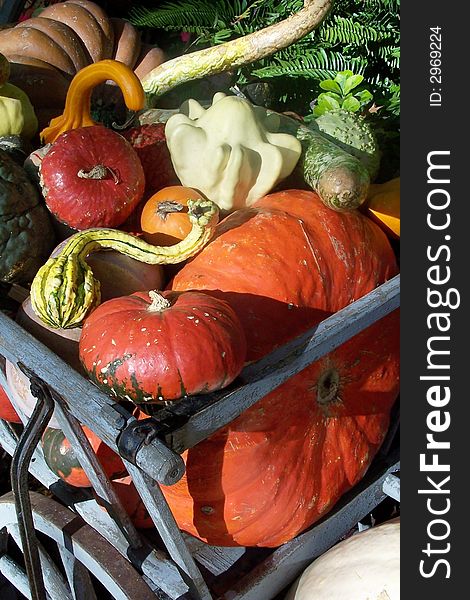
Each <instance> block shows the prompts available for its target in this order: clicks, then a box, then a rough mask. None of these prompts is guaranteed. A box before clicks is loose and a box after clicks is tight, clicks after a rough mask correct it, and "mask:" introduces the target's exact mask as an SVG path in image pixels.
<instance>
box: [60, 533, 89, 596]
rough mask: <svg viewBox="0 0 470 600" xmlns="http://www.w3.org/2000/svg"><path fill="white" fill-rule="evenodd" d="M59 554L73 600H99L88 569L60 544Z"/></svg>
mask: <svg viewBox="0 0 470 600" xmlns="http://www.w3.org/2000/svg"><path fill="white" fill-rule="evenodd" d="M59 552H60V557H61V559H62V564H63V565H64V569H65V574H66V576H67V580H68V582H69V586H70V589H71V590H72V597H73V600H97V598H96V593H95V590H94V588H93V582H92V581H91V577H90V574H89V573H88V571H87V570H86V568H85V567H84V566H83V565H82V563H81V562H79V561H78V560H77V559H76V558H75V556H74V555H73V554H72V552H70V551H69V550H67V548H66V547H65V546H61V545H60V544H59Z"/></svg>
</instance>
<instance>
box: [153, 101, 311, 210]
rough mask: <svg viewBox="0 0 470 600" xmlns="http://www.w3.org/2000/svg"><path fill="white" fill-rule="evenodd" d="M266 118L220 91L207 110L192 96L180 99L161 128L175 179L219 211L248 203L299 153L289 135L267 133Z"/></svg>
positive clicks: (276, 179)
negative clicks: (179, 102) (178, 105)
mask: <svg viewBox="0 0 470 600" xmlns="http://www.w3.org/2000/svg"><path fill="white" fill-rule="evenodd" d="M272 118H273V117H271V118H270V117H269V116H266V111H263V110H257V107H255V106H253V105H252V104H251V103H250V102H248V100H245V99H243V98H239V97H237V96H226V95H225V94H224V93H222V92H219V93H217V94H215V96H214V99H213V102H212V106H210V107H209V108H208V109H205V108H203V107H202V106H201V105H200V104H199V103H198V102H197V101H196V100H189V101H187V102H185V103H184V104H183V105H182V107H181V109H180V113H179V114H176V115H174V116H172V117H170V119H169V120H168V122H167V124H166V127H165V135H166V139H167V144H168V148H169V150H170V154H171V160H172V162H173V166H174V168H175V171H176V174H177V175H178V178H179V179H180V181H181V183H182V184H183V185H184V186H186V187H190V188H195V189H197V190H199V191H200V192H202V193H203V194H204V195H205V196H206V197H207V198H209V199H211V200H213V201H214V202H216V203H217V205H218V206H219V208H220V209H222V210H223V211H225V212H232V211H234V210H237V209H239V208H243V207H245V206H250V205H251V204H253V203H254V202H255V201H256V200H258V199H259V198H261V197H262V196H264V195H265V194H267V193H268V192H269V191H270V190H271V189H272V188H273V187H274V186H275V185H276V184H277V183H278V182H279V181H281V180H282V179H284V178H285V177H287V176H288V175H290V174H291V173H292V171H293V170H294V167H295V165H296V164H297V161H298V160H299V158H300V154H301V152H302V147H301V144H300V142H299V141H298V140H297V139H296V138H295V137H294V136H293V135H290V134H288V133H277V132H273V131H276V129H273V123H272V122H271V121H272ZM267 119H269V120H270V122H269V124H268V123H267V122H266V121H267Z"/></svg>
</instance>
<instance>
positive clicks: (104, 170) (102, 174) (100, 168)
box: [77, 165, 119, 185]
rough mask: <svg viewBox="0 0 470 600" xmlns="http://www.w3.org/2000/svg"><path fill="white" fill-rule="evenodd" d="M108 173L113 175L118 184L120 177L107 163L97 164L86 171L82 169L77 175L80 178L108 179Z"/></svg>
mask: <svg viewBox="0 0 470 600" xmlns="http://www.w3.org/2000/svg"><path fill="white" fill-rule="evenodd" d="M108 173H109V174H111V175H112V177H113V179H114V183H115V184H116V185H117V184H118V183H119V177H118V176H117V174H116V172H115V171H114V170H113V169H111V167H107V166H105V165H95V166H94V167H93V168H92V169H90V170H89V171H85V169H80V171H78V173H77V177H80V179H100V180H101V179H106V177H107V176H108Z"/></svg>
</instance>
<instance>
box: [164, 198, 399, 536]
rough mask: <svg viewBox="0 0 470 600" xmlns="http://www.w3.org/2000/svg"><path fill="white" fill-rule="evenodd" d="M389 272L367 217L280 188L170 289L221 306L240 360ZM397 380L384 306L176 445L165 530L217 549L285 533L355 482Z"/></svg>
mask: <svg viewBox="0 0 470 600" xmlns="http://www.w3.org/2000/svg"><path fill="white" fill-rule="evenodd" d="M396 273H397V266H396V261H395V257H394V253H393V251H392V248H391V246H390V244H389V242H388V240H387V238H386V236H385V234H384V233H383V232H382V231H381V230H380V229H379V228H378V227H377V225H375V223H373V222H372V221H371V220H370V219H368V218H366V217H364V216H363V215H362V214H360V213H358V212H347V213H339V212H336V211H332V210H330V209H328V208H327V207H325V206H324V205H323V203H322V202H321V200H320V199H319V197H318V196H317V195H316V194H315V193H314V192H308V191H298V190H289V191H284V192H279V193H276V194H272V195H270V196H267V197H265V198H263V199H261V200H260V201H258V202H257V203H255V205H254V206H253V207H252V208H250V209H243V210H240V211H237V212H235V213H233V214H232V215H230V216H229V217H227V218H226V219H225V220H224V221H223V222H222V223H221V224H220V225H219V227H218V234H217V233H216V237H215V239H213V241H212V242H211V243H210V244H209V245H208V246H206V247H205V248H204V249H203V250H202V251H201V252H200V253H199V254H198V255H197V256H196V257H195V258H194V259H192V260H191V262H189V263H188V264H186V265H185V266H184V267H183V269H182V270H181V271H180V272H179V273H178V274H177V275H176V277H175V279H174V282H173V286H172V287H173V289H175V290H188V289H200V290H206V292H208V291H209V290H210V291H211V292H210V293H213V294H215V295H217V296H218V297H220V298H223V299H225V300H227V301H228V302H229V303H230V304H231V306H232V307H233V308H234V310H235V312H236V313H237V315H238V317H239V319H240V321H241V322H242V325H243V326H244V329H245V334H246V337H247V339H248V349H249V350H248V356H247V360H248V361H252V360H256V359H258V358H260V357H261V356H263V355H265V354H266V353H267V352H269V351H270V350H272V349H273V348H274V347H276V346H279V345H281V344H283V343H285V342H286V341H287V340H289V339H291V338H293V337H294V336H295V335H298V334H299V333H301V332H302V331H305V330H306V329H307V328H309V327H314V326H315V325H316V324H318V323H319V322H320V321H322V320H323V319H325V318H326V317H328V316H329V315H331V314H332V313H333V312H335V311H337V310H339V309H341V308H343V307H344V306H346V305H348V304H350V303H351V302H353V301H354V300H357V299H358V298H360V297H361V296H363V295H365V294H366V293H367V292H369V291H371V290H372V289H374V288H375V287H377V286H378V285H379V284H381V283H383V282H384V281H385V280H386V279H388V278H390V277H392V276H393V275H395V274H396ZM398 378H399V328H398V314H397V311H395V312H394V313H392V314H391V315H389V316H388V317H387V318H385V319H382V320H381V321H380V322H379V323H377V324H375V325H374V326H372V327H369V328H368V329H367V330H366V331H364V332H362V333H360V334H358V335H356V336H355V337H354V338H352V339H351V340H350V341H348V342H347V343H345V344H343V345H342V346H341V347H340V348H338V349H337V350H335V351H333V352H331V353H330V354H328V355H327V356H325V357H323V358H322V359H321V360H319V361H317V362H316V363H314V364H313V365H311V366H310V367H308V368H306V369H305V370H304V371H302V372H301V373H299V374H298V375H297V376H296V377H294V378H292V379H291V380H289V381H287V382H286V383H285V384H283V385H282V386H280V387H279V388H277V389H276V390H274V391H273V392H272V393H270V394H268V395H267V396H266V397H265V398H263V399H262V400H261V401H260V402H258V403H257V404H256V405H254V406H253V407H252V408H250V409H249V410H247V411H245V412H244V413H243V414H242V415H241V416H240V417H238V418H237V419H236V420H234V421H233V422H232V423H230V424H229V425H228V426H227V427H225V428H223V429H221V430H219V431H218V432H217V433H215V434H214V435H212V436H211V437H210V438H209V439H207V440H205V441H203V442H202V443H200V444H198V445H197V446H195V447H194V448H191V449H190V450H189V451H187V452H186V453H185V454H184V459H185V462H186V474H185V476H184V477H183V479H182V480H181V481H179V482H178V483H177V484H176V485H174V486H170V487H164V488H163V492H164V494H165V496H166V498H167V500H168V502H169V505H170V507H171V510H172V511H173V514H174V515H175V518H176V520H177V521H178V524H179V526H180V527H181V528H182V529H184V530H185V531H188V532H189V533H191V534H193V535H195V536H197V537H199V538H200V539H202V540H205V541H207V542H208V543H210V544H213V545H221V546H234V545H241V546H268V547H273V546H278V545H280V544H282V543H284V542H287V541H288V540H290V539H292V538H293V537H294V536H296V535H297V534H298V533H300V532H301V531H303V530H304V529H306V528H307V527H309V526H310V525H312V524H313V523H314V522H315V521H316V520H318V519H319V518H320V517H322V516H323V515H324V514H325V513H326V512H328V510H330V509H331V508H332V507H333V505H334V504H335V502H336V501H337V500H338V499H339V498H340V496H341V495H342V494H343V493H344V492H346V491H347V490H348V489H350V488H351V487H352V486H353V485H355V484H356V483H357V482H358V481H359V480H360V479H361V477H362V476H363V475H364V473H365V471H366V470H367V468H368V466H369V465H370V463H371V461H372V459H373V457H374V455H375V454H376V452H377V450H378V448H379V447H380V445H381V443H382V441H383V439H384V436H385V434H386V431H387V428H388V424H389V412H390V409H391V406H392V405H393V403H394V401H395V399H396V397H397V395H398V389H399V385H398Z"/></svg>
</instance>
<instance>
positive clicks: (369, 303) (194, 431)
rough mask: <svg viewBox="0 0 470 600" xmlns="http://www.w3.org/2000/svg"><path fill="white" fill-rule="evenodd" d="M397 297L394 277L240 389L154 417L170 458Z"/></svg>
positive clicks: (257, 369) (255, 368)
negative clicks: (159, 423)
mask: <svg viewBox="0 0 470 600" xmlns="http://www.w3.org/2000/svg"><path fill="white" fill-rule="evenodd" d="M399 292H400V276H399V275H397V276H396V277H394V278H393V279H390V280H389V281H387V282H386V283H384V284H383V285H381V286H379V287H378V288H377V289H375V290H373V291H372V292H370V293H369V294H367V295H366V296H364V297H363V298H360V299H359V300H357V301H356V302H354V303H352V304H350V305H349V306H347V307H346V308H343V309H342V310H340V311H338V312H337V313H335V314H334V315H332V316H331V317H328V318H327V319H325V320H324V321H322V322H321V323H320V324H319V325H318V326H317V327H315V328H313V329H310V330H309V331H307V332H306V333H304V334H302V335H300V336H299V337H297V338H295V339H294V340H292V341H291V342H289V343H287V344H285V345H284V346H282V347H281V348H278V349H277V350H275V351H274V352H271V353H270V354H269V355H267V356H266V357H264V358H262V359H261V360H260V361H258V362H257V363H255V364H253V365H250V366H248V367H247V368H245V369H244V371H243V372H242V374H241V377H240V379H241V380H242V381H244V382H245V383H246V385H243V386H241V387H239V388H237V389H236V390H234V391H233V392H229V393H226V392H224V393H223V395H222V394H221V395H219V396H218V395H216V394H215V395H213V396H211V397H193V398H189V399H185V400H182V401H180V402H178V403H176V404H175V406H174V407H173V406H170V407H168V408H166V409H165V410H164V411H162V412H160V413H158V419H159V421H160V422H161V423H162V427H166V429H167V430H168V431H167V432H165V435H164V438H165V440H166V442H167V444H168V445H169V446H170V447H171V448H173V449H174V450H175V451H176V452H182V451H183V450H185V449H187V448H191V447H192V446H195V445H196V444H198V443H199V442H201V441H202V440H204V439H205V438H207V437H208V436H209V435H211V434H212V433H214V432H215V431H217V430H218V429H220V428H221V427H223V426H225V425H226V424H227V423H229V422H230V421H232V420H233V419H235V418H236V417H238V416H239V415H240V414H241V413H242V412H243V411H244V410H246V409H247V408H250V407H251V406H253V405H254V404H255V403H256V402H258V400H260V399H261V398H263V397H264V396H265V395H266V394H268V393H269V392H271V391H272V390H274V389H275V388H277V387H278V386H280V385H281V384H282V383H284V382H285V381H287V380H288V379H289V378H290V377H293V376H294V375H296V374H297V373H299V372H300V371H302V370H303V369H304V368H305V367H307V366H308V365H309V364H311V363H312V362H314V361H316V360H318V359H319V358H321V357H322V356H324V355H325V354H327V353H328V352H331V351H332V350H334V349H335V348H337V347H338V346H340V345H341V344H342V343H344V342H345V341H347V340H348V339H350V338H352V337H353V336H354V335H356V334H357V333H359V332H360V331H362V330H363V329H365V328H366V327H368V326H369V325H371V324H373V323H375V322H376V321H378V320H380V319H381V318H383V317H384V316H386V315H387V314H389V313H390V312H392V311H393V310H395V309H396V308H398V306H399V303H400V294H399ZM181 421H186V422H184V423H183V424H180V423H181Z"/></svg>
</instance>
